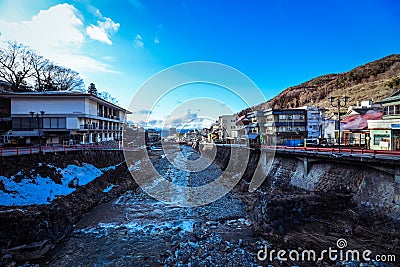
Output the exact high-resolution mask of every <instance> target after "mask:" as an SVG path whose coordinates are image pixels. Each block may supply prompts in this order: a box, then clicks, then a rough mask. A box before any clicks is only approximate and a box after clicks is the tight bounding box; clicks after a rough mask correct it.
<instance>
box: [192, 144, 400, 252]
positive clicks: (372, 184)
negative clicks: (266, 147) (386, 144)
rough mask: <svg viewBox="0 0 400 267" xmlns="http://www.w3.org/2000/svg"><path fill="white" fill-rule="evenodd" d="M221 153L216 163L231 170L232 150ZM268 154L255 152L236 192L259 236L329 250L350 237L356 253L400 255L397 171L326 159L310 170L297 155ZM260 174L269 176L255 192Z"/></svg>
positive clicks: (280, 245) (287, 245)
mask: <svg viewBox="0 0 400 267" xmlns="http://www.w3.org/2000/svg"><path fill="white" fill-rule="evenodd" d="M200 149H201V148H200ZM215 149H217V152H216V157H215V162H216V163H218V164H220V165H221V166H227V165H228V162H229V160H230V157H229V155H230V153H231V151H230V150H231V148H229V147H228V146H217V147H216V148H215ZM243 149H246V148H243ZM209 150H210V149H207V147H206V149H205V151H209ZM203 153H204V155H207V154H210V152H203ZM263 153H264V152H261V151H260V150H252V151H251V153H250V156H249V162H248V165H247V169H246V171H245V173H244V175H243V179H242V180H241V181H240V183H239V184H238V186H237V187H236V189H237V190H239V191H241V192H242V194H243V199H245V200H246V201H247V203H248V211H249V217H250V218H251V220H252V222H253V226H254V232H255V234H256V235H258V236H263V237H264V238H266V239H267V240H269V241H271V242H272V243H273V244H274V248H275V249H293V248H297V247H301V248H307V247H308V248H313V249H320V250H323V249H326V248H328V247H332V246H335V244H336V243H335V242H336V241H337V240H338V239H339V238H345V239H346V240H347V241H348V243H349V247H350V248H353V249H363V250H365V249H369V250H372V251H373V252H374V253H386V254H387V253H388V252H390V253H392V254H394V255H397V256H400V246H399V244H400V241H399V240H400V231H399V230H400V225H399V220H400V216H399V214H400V213H399V203H398V201H397V198H396V192H395V188H396V184H395V183H396V179H395V177H396V176H395V171H393V172H391V171H390V170H389V171H388V169H387V168H386V169H383V168H382V169H379V168H374V166H371V165H368V166H362V165H356V164H355V165H353V164H349V163H346V162H343V163H340V162H329V161H323V160H322V161H316V162H314V163H313V164H309V165H308V166H307V165H305V164H304V161H303V159H302V158H299V157H296V156H293V155H289V154H288V155H285V154H283V153H280V154H275V155H272V156H271V154H263ZM257 166H258V168H261V169H262V170H257V171H256V170H255V168H256V167H257ZM261 166H262V167H261ZM255 172H257V173H262V174H263V177H262V181H258V183H259V184H260V186H259V187H258V188H257V189H256V190H255V191H253V188H251V186H250V185H251V184H252V183H253V182H254V181H252V180H254V179H255V178H254V177H253V175H254V173H255ZM257 179H260V178H259V177H258V178H257ZM249 187H250V188H249ZM249 189H250V191H249Z"/></svg>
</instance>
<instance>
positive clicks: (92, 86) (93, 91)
mask: <svg viewBox="0 0 400 267" xmlns="http://www.w3.org/2000/svg"><path fill="white" fill-rule="evenodd" d="M88 93H89V94H92V95H97V89H96V85H95V84H94V83H90V85H89V87H88Z"/></svg>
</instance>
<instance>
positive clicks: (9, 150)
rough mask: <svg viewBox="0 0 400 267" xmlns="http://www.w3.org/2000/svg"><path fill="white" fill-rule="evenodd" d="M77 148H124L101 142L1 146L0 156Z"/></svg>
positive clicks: (73, 149)
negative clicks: (40, 145)
mask: <svg viewBox="0 0 400 267" xmlns="http://www.w3.org/2000/svg"><path fill="white" fill-rule="evenodd" d="M77 150H122V148H118V147H115V146H107V145H101V144H86V145H62V146H42V147H41V148H39V146H30V147H6V148H0V157H6V156H19V155H30V154H36V153H39V152H40V151H42V152H43V153H51V152H66V151H77Z"/></svg>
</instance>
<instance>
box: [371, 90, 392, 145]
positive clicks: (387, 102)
mask: <svg viewBox="0 0 400 267" xmlns="http://www.w3.org/2000/svg"><path fill="white" fill-rule="evenodd" d="M379 103H380V104H382V110H383V116H382V120H368V129H369V131H370V147H371V148H372V149H378V150H380V149H385V150H386V149H390V150H400V90H398V91H397V92H395V93H394V94H392V95H390V96H389V97H387V98H385V99H382V100H381V101H379Z"/></svg>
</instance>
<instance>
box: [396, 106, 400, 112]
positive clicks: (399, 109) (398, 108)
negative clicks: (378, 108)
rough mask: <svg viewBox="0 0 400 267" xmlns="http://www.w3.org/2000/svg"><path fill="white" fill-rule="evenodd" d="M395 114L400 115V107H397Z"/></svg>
mask: <svg viewBox="0 0 400 267" xmlns="http://www.w3.org/2000/svg"><path fill="white" fill-rule="evenodd" d="M395 114H400V105H396V113H395Z"/></svg>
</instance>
